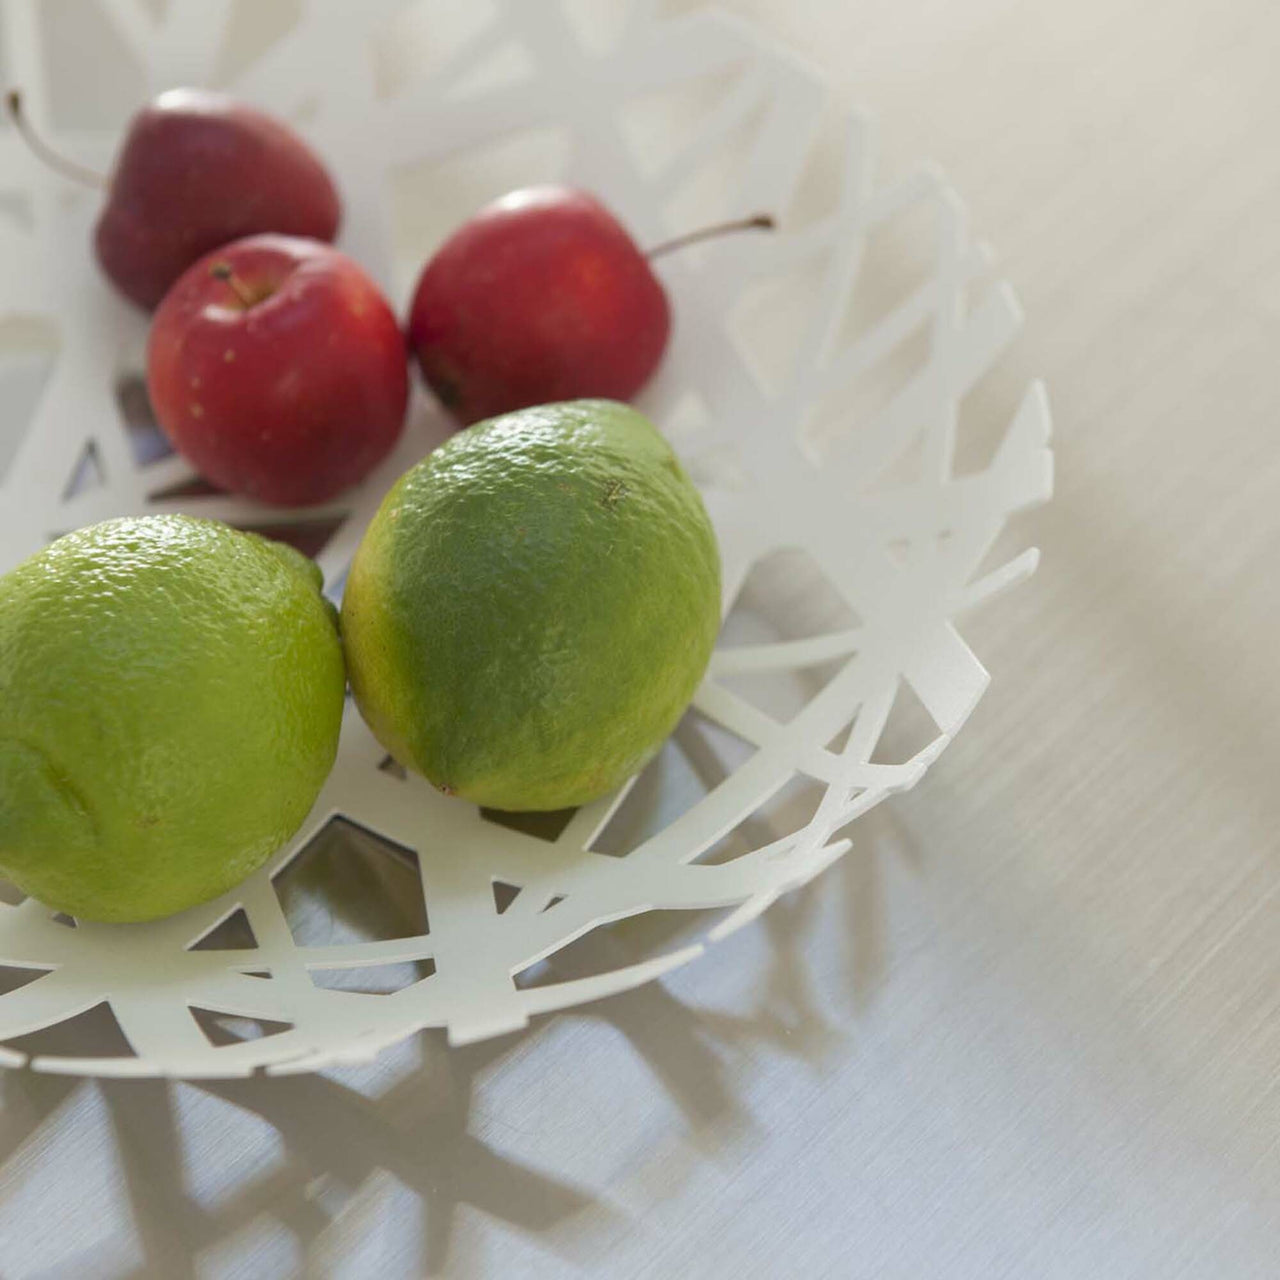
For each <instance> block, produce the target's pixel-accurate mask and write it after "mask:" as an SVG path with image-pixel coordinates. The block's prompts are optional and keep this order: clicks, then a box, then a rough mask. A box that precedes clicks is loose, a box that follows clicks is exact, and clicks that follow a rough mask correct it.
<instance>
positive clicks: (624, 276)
mask: <svg viewBox="0 0 1280 1280" xmlns="http://www.w3.org/2000/svg"><path fill="white" fill-rule="evenodd" d="M670 329H671V316H670V308H669V307H668V305H667V295H666V292H665V291H664V290H663V287H662V285H661V283H660V282H659V281H658V278H657V277H656V276H655V275H654V273H653V270H652V268H651V267H650V266H649V263H648V261H647V259H646V258H645V255H644V254H643V253H642V252H641V251H640V249H639V248H638V247H637V246H636V243H635V241H634V240H632V238H631V236H630V235H629V234H628V233H627V231H626V229H625V228H624V227H623V226H622V224H621V223H620V222H619V221H618V220H617V219H616V218H615V217H614V216H613V214H611V213H610V212H609V210H608V209H606V208H605V207H604V205H602V204H601V203H600V202H599V201H598V200H597V199H595V197H593V196H591V195H588V194H587V193H586V192H583V191H574V190H570V189H569V188H566V187H532V188H529V189H528V190H524V191H515V192H512V193H511V194H510V195H506V196H503V197H502V198H501V199H500V200H496V201H494V203H492V204H490V205H487V206H486V207H485V208H483V209H481V210H480V212H479V213H477V214H476V215H475V216H474V217H472V218H471V219H469V220H468V221H467V222H466V223H465V224H464V225H463V226H462V227H461V228H459V230H458V231H456V232H455V233H454V234H453V235H452V236H451V237H450V238H449V239H448V240H446V241H445V243H444V244H443V245H442V246H441V248H440V249H439V250H438V252H437V253H436V254H435V256H434V257H433V258H432V259H431V261H430V262H428V263H427V265H426V268H425V269H424V270H423V272H422V276H421V278H420V279H419V281H418V286H417V290H416V291H415V293H414V297H413V303H412V306H411V308H410V314H409V325H408V336H409V344H410V346H411V348H412V349H413V351H414V353H415V355H416V356H417V358H418V363H419V364H420V365H421V367H422V372H423V375H424V376H425V378H426V380H427V382H428V383H429V385H430V386H431V388H432V390H434V391H435V393H436V395H437V396H438V397H439V398H440V400H441V401H442V402H443V404H444V406H445V407H446V408H447V409H448V410H449V412H450V413H451V414H453V416H454V417H456V418H457V419H459V420H460V421H462V422H475V421H477V420H478V419H480V418H488V417H491V416H493V415H494V414H498V413H506V412H507V411H508V410H512V409H522V408H525V407H527V406H529V405H534V404H545V403H549V402H551V401H556V400H575V399H579V398H581V397H584V396H602V397H606V398H608V399H612V400H629V399H630V398H631V397H632V396H634V395H635V394H636V393H637V392H638V391H639V390H640V388H641V387H643V386H644V384H645V383H646V382H647V381H648V380H649V378H650V376H651V375H652V374H653V371H654V370H655V369H656V368H657V366H658V362H659V361H660V360H661V359H662V353H663V351H664V349H665V348H666V345H667V336H668V334H669V332H670Z"/></svg>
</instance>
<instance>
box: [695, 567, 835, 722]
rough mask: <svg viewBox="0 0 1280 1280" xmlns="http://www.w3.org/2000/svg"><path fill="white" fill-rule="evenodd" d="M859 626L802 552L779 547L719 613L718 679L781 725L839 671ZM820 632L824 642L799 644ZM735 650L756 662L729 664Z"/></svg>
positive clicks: (818, 634) (828, 580)
mask: <svg viewBox="0 0 1280 1280" xmlns="http://www.w3.org/2000/svg"><path fill="white" fill-rule="evenodd" d="M860 625H861V619H860V618H859V616H858V614H857V613H856V612H855V611H854V609H853V607H852V606H851V605H850V604H849V602H848V600H847V599H846V598H845V597H844V595H843V594H842V593H841V591H840V589H839V588H838V587H836V586H835V584H834V583H832V582H831V580H830V579H829V578H828V577H827V576H826V574H825V573H824V572H823V570H822V568H821V566H820V565H819V564H818V562H817V561H816V560H815V559H814V557H813V556H812V555H811V554H810V553H809V552H808V551H805V550H803V549H801V548H796V547H787V548H782V549H779V550H777V551H774V552H772V553H770V554H769V555H767V556H765V557H763V558H762V559H760V560H758V561H757V562H756V563H755V564H754V565H753V566H752V567H751V569H750V571H749V572H748V574H747V576H746V579H745V580H744V582H743V584H742V587H741V588H740V589H739V591H738V594H737V596H736V597H735V599H734V602H733V606H732V608H731V609H730V610H729V613H728V616H727V617H726V618H725V622H724V626H723V627H722V628H721V632H720V644H719V654H718V657H717V670H718V674H717V675H716V679H717V682H718V683H720V684H722V685H723V686H724V687H725V688H727V689H731V690H732V691H733V692H735V693H737V694H739V695H740V696H741V697H743V698H745V699H746V700H747V701H748V702H750V703H751V704H752V706H754V707H757V708H758V709H759V710H761V711H763V712H765V713H766V714H767V715H768V716H770V717H771V718H772V719H774V720H776V721H778V722H779V723H785V722H786V721H789V720H791V719H792V718H793V717H794V716H795V715H796V714H797V713H798V712H799V711H800V710H802V709H803V708H804V707H805V706H807V705H808V703H809V702H811V701H812V700H813V698H814V697H816V696H817V694H819V693H820V692H821V691H822V690H823V689H824V688H826V686H827V685H828V684H829V683H830V682H831V680H832V679H833V678H834V677H835V675H836V674H837V673H838V672H839V671H841V670H842V669H843V667H844V665H845V664H846V663H847V662H848V661H849V659H850V657H851V656H852V654H853V653H854V652H855V646H856V639H854V638H853V634H852V633H856V631H857V629H858V627H859V626H860ZM822 638H827V639H829V640H830V643H829V644H826V645H823V644H815V645H814V646H806V645H803V644H799V643H797V642H799V641H805V640H814V641H815V642H816V641H818V640H820V639H822ZM770 646H773V647H774V651H775V652H776V657H774V656H771V653H770ZM738 649H744V650H748V651H751V652H752V653H753V654H754V655H755V657H756V658H758V659H759V660H758V661H755V660H753V661H750V662H744V663H741V664H738V663H735V660H734V652H735V650H738Z"/></svg>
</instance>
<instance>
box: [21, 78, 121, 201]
mask: <svg viewBox="0 0 1280 1280" xmlns="http://www.w3.org/2000/svg"><path fill="white" fill-rule="evenodd" d="M4 103H5V107H6V108H7V109H8V112H9V116H10V118H11V119H12V120H13V123H14V127H15V128H16V129H17V130H18V136H19V137H20V138H21V139H22V140H23V142H25V143H26V144H27V148H28V149H29V150H30V152H31V154H32V155H34V156H36V157H37V158H39V159H40V160H43V161H44V163H45V164H47V165H48V166H49V168H50V169H53V170H54V171H55V172H56V173H60V174H62V176H63V177H64V178H70V179H71V180H72V181H73V182H81V183H84V184H85V185H86V186H89V187H98V188H103V187H106V186H107V179H106V178H105V177H104V176H103V175H102V174H100V173H99V172H98V171H97V170H96V169H89V168H86V167H85V166H84V165H82V164H77V163H76V162H75V161H74V160H68V159H67V158H66V156H60V155H59V154H58V153H57V152H56V151H55V150H54V149H53V148H52V147H51V146H50V145H49V144H48V143H47V142H46V141H45V140H44V139H43V138H42V137H41V136H40V135H39V134H38V133H37V132H36V131H35V129H34V128H33V127H32V124H31V121H30V120H28V119H27V113H26V112H25V111H23V109H22V94H20V93H19V92H18V90H17V89H10V90H9V92H8V93H6V94H5V96H4Z"/></svg>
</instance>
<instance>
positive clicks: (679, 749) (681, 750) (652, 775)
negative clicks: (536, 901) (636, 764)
mask: <svg viewBox="0 0 1280 1280" xmlns="http://www.w3.org/2000/svg"><path fill="white" fill-rule="evenodd" d="M754 754H755V749H754V748H753V747H751V746H750V745H749V744H748V743H745V742H743V741H742V740H741V739H740V738H737V737H735V736H734V735H733V734H731V733H729V732H728V731H727V730H725V729H722V728H721V727H720V726H719V725H718V724H716V723H715V722H714V721H712V720H708V719H707V718H706V717H705V716H703V715H702V714H701V713H700V712H698V711H687V712H686V713H685V715H684V717H683V718H682V719H681V721H680V723H679V724H678V725H677V726H676V728H675V732H674V733H673V734H672V735H671V737H670V738H668V739H667V741H666V742H665V743H664V744H663V745H662V749H661V750H660V751H659V752H658V754H657V755H656V756H654V758H653V759H652V760H651V761H649V763H648V764H647V765H646V766H645V767H644V769H643V770H642V771H641V773H640V776H639V777H638V778H636V780H635V782H634V783H633V784H632V786H631V789H630V791H628V792H627V795H626V798H625V799H624V800H623V801H622V803H621V804H620V805H619V806H618V808H617V809H616V810H615V812H614V813H613V815H612V817H610V819H609V821H608V822H607V823H606V824H605V826H604V828H603V830H601V831H600V832H599V833H598V834H597V835H596V837H595V839H594V840H592V842H591V845H590V849H591V851H592V852H593V853H603V854H607V855H608V856H609V857H612V858H624V857H626V856H627V854H629V853H632V852H634V851H635V850H636V849H638V848H639V847H640V846H641V845H642V844H643V843H644V842H645V841H646V840H648V839H649V838H650V837H651V836H654V835H657V834H658V832H659V831H662V830H665V828H667V827H669V826H670V825H671V824H672V823H673V822H674V821H676V820H677V819H678V818H680V817H682V816H683V815H684V814H686V813H688V812H689V810H690V809H692V808H694V806H695V805H697V804H699V803H701V802H702V801H703V800H705V799H706V797H707V795H708V793H709V792H711V791H712V790H713V789H714V788H715V787H717V786H719V785H720V783H721V782H723V781H724V780H725V778H727V777H728V776H729V775H730V774H731V773H733V772H734V771H735V770H736V769H738V768H740V767H741V766H742V764H744V763H745V762H746V761H747V760H749V759H750V758H751V756H752V755H754Z"/></svg>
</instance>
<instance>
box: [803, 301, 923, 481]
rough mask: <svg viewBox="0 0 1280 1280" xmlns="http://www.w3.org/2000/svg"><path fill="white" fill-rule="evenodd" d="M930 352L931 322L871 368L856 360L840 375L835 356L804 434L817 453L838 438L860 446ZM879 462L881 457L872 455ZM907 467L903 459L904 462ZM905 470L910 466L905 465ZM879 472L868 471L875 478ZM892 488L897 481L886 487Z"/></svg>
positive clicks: (919, 372)
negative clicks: (829, 377) (830, 385)
mask: <svg viewBox="0 0 1280 1280" xmlns="http://www.w3.org/2000/svg"><path fill="white" fill-rule="evenodd" d="M931 352H932V338H931V331H930V329H929V326H928V325H927V324H925V323H921V324H919V325H917V326H916V328H915V329H913V330H912V331H911V333H909V334H908V335H907V336H906V337H905V338H904V339H903V340H902V341H901V342H899V343H898V344H897V345H896V346H894V347H893V348H891V349H890V350H889V351H888V353H887V354H885V355H884V356H882V357H881V358H880V359H879V360H877V361H876V362H875V363H874V364H873V365H871V367H870V368H865V369H864V368H862V367H861V365H860V364H856V365H853V364H851V365H850V366H849V372H848V373H847V374H846V376H845V377H844V378H841V377H840V376H839V358H838V357H837V359H836V362H835V367H834V370H833V374H834V376H833V389H832V390H831V391H830V392H828V393H827V395H826V396H824V397H823V399H822V401H821V403H820V404H819V406H818V408H817V410H816V411H815V413H814V415H813V417H812V419H811V421H810V423H809V425H808V426H806V428H805V432H804V434H805V437H806V439H807V441H808V442H809V443H810V444H811V445H812V446H813V448H814V449H815V450H816V452H817V453H818V454H819V455H824V454H825V453H826V452H827V451H828V450H829V449H830V448H831V447H832V446H833V445H834V444H835V442H836V441H839V440H846V441H847V443H848V447H849V448H850V449H851V450H853V451H855V452H856V450H857V449H858V446H859V443H860V440H861V438H863V437H864V436H865V435H866V434H867V433H868V432H872V433H873V436H872V438H873V439H874V438H875V436H874V433H875V432H876V431H878V430H879V429H880V427H881V425H882V424H881V423H880V422H878V421H877V420H878V419H880V417H881V415H882V414H883V413H884V411H885V410H886V409H887V408H888V407H889V406H890V405H891V404H892V403H893V402H894V401H895V400H896V399H897V397H898V396H899V395H900V394H901V393H902V392H903V391H905V389H906V388H907V386H908V385H909V384H910V383H911V382H913V381H914V380H915V379H916V378H917V377H918V376H920V375H921V374H922V373H923V372H924V370H925V367H926V366H927V365H928V363H929V360H930V357H931ZM876 461H877V462H879V460H878V459H877V460H876ZM904 468H905V464H904ZM905 474H906V475H909V474H910V472H909V469H905ZM877 478H878V473H877V474H873V475H870V476H868V479H869V480H871V481H872V482H873V483H874V481H875V480H876V479H877ZM886 487H896V486H886Z"/></svg>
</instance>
